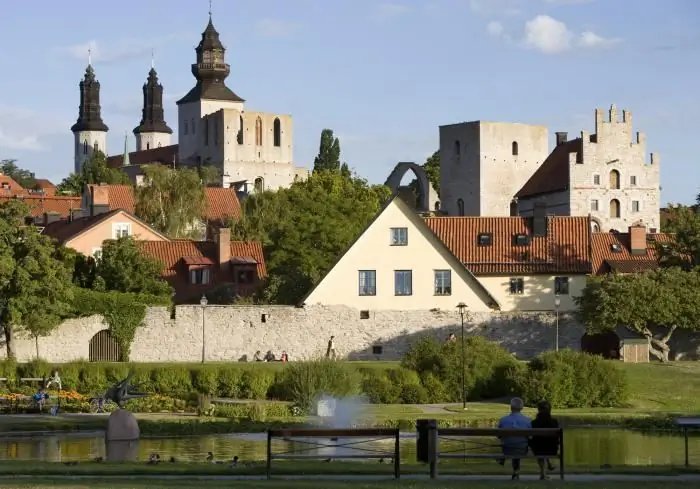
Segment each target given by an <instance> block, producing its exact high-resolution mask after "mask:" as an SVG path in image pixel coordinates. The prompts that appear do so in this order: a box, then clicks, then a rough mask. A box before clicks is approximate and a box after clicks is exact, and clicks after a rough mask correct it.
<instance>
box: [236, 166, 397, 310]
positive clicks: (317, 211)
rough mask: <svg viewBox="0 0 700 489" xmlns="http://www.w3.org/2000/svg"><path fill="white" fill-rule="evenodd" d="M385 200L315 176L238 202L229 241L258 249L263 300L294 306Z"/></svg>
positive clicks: (370, 189)
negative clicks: (252, 243)
mask: <svg viewBox="0 0 700 489" xmlns="http://www.w3.org/2000/svg"><path fill="white" fill-rule="evenodd" d="M389 197H390V191H389V189H388V188H386V187H384V186H371V185H369V184H368V183H367V181H366V180H363V179H361V178H359V177H357V176H349V175H347V174H344V173H342V172H338V171H333V170H330V171H329V170H319V171H316V172H314V173H313V175H311V177H309V179H308V180H305V181H300V182H295V183H293V184H292V186H291V187H289V188H288V189H281V190H278V191H276V192H263V193H260V194H256V195H252V196H250V197H248V198H247V199H246V200H244V201H243V203H242V207H243V216H242V218H241V220H240V221H239V222H238V223H233V224H232V228H233V230H232V236H234V237H235V238H236V239H241V240H258V241H261V242H262V244H263V248H264V251H265V259H266V263H267V269H268V274H269V279H268V283H267V287H266V288H265V291H264V294H263V297H262V298H263V300H265V301H270V302H272V303H277V304H296V303H298V302H299V300H301V298H302V297H303V296H304V295H305V294H306V293H307V292H308V291H309V290H310V288H311V287H312V286H314V285H316V284H317V283H318V282H319V281H320V280H321V278H322V277H323V276H324V275H325V273H326V272H328V270H329V269H330V267H331V266H332V265H333V263H334V262H335V261H336V260H337V259H338V258H339V256H340V254H341V253H343V252H344V251H345V250H346V248H347V247H348V246H349V245H350V243H351V242H352V241H353V240H355V239H356V238H357V236H358V235H359V234H360V233H361V232H362V231H363V230H364V228H365V227H366V226H367V225H368V224H369V222H370V221H371V220H372V218H373V217H374V216H375V215H376V214H377V212H378V211H379V210H380V208H381V205H382V204H383V203H384V202H386V201H387V199H388V198H389Z"/></svg>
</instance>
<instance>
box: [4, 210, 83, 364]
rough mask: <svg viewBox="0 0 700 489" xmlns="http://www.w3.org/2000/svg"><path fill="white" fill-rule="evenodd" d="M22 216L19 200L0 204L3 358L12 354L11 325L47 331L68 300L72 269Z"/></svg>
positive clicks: (60, 317) (35, 333) (65, 309)
mask: <svg viewBox="0 0 700 489" xmlns="http://www.w3.org/2000/svg"><path fill="white" fill-rule="evenodd" d="M27 215H29V208H28V207H27V206H26V205H25V204H24V203H22V202H21V201H16V200H15V201H9V202H6V203H4V204H2V205H0V327H2V329H3V332H4V335H5V346H6V349H7V356H8V357H9V358H14V357H15V348H14V333H15V330H16V328H20V327H21V328H23V329H24V330H26V331H28V332H29V333H30V334H32V335H33V336H34V337H35V338H38V337H39V336H45V335H47V334H49V333H50V332H51V331H52V330H53V328H55V327H56V326H57V325H58V324H60V322H61V321H62V320H63V317H64V316H65V315H67V314H68V313H69V311H70V308H71V301H72V298H73V294H72V284H71V275H72V273H73V270H72V269H71V267H70V266H69V264H68V263H67V262H66V261H65V260H63V259H59V257H58V256H57V249H56V247H55V246H54V244H53V243H52V241H51V239H50V238H49V237H47V236H44V235H42V234H39V233H38V232H37V230H36V228H34V227H33V226H26V225H24V217H25V216H27ZM37 355H38V352H37Z"/></svg>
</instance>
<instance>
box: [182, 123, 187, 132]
mask: <svg viewBox="0 0 700 489" xmlns="http://www.w3.org/2000/svg"><path fill="white" fill-rule="evenodd" d="M183 132H184V133H185V134H187V121H185V127H184V129H183Z"/></svg>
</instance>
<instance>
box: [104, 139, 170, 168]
mask: <svg viewBox="0 0 700 489" xmlns="http://www.w3.org/2000/svg"><path fill="white" fill-rule="evenodd" d="M178 148H179V146H178V145H177V144H171V145H170V146H161V147H160V148H153V149H145V150H143V151H134V152H132V153H129V164H131V165H134V166H136V165H148V164H151V163H162V164H164V165H172V164H173V163H174V162H175V161H177V155H178ZM123 162H124V155H123V154H120V155H114V156H110V157H108V158H107V166H108V167H110V168H121V167H122V163H123Z"/></svg>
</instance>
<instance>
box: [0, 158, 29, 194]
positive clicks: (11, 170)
mask: <svg viewBox="0 0 700 489" xmlns="http://www.w3.org/2000/svg"><path fill="white" fill-rule="evenodd" d="M0 173H1V174H3V175H7V176H8V177H10V178H11V179H12V180H14V181H15V182H17V183H18V184H19V185H20V186H22V188H25V189H33V188H35V187H36V179H35V178H34V173H32V172H30V171H29V170H24V169H22V168H20V167H18V166H17V160H12V159H8V160H0Z"/></svg>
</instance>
